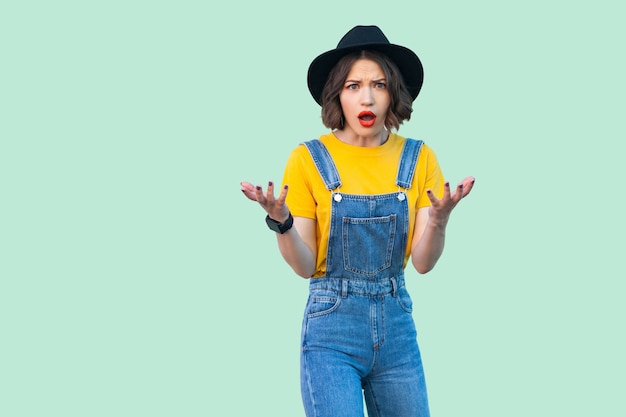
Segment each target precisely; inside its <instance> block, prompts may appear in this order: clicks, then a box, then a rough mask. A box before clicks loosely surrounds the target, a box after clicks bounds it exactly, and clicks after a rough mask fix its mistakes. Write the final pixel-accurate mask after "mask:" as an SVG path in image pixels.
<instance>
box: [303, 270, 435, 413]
mask: <svg viewBox="0 0 626 417" xmlns="http://www.w3.org/2000/svg"><path fill="white" fill-rule="evenodd" d="M310 286H311V288H310V295H309V299H308V302H307V306H306V311H305V315H304V321H303V327H302V353H301V373H300V374H301V388H302V398H303V403H304V408H305V411H306V415H307V416H308V417H362V416H363V395H365V402H366V405H367V411H368V414H369V416H370V417H428V416H429V410H428V400H427V394H426V385H425V381H424V371H423V367H422V361H421V357H420V352H419V348H418V345H417V339H416V336H417V335H416V331H415V325H414V322H413V318H412V316H411V309H412V302H411V298H410V296H409V293H408V292H407V290H406V288H405V286H404V280H403V277H402V275H400V276H399V277H398V278H392V279H389V280H381V281H367V280H364V281H358V280H341V279H335V278H321V279H312V281H311V284H310Z"/></svg>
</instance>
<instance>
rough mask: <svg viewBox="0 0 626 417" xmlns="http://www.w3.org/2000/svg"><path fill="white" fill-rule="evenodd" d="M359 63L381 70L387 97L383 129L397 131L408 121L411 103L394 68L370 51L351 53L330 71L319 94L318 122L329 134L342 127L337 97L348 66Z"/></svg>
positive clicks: (386, 59)
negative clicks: (320, 118) (388, 101)
mask: <svg viewBox="0 0 626 417" xmlns="http://www.w3.org/2000/svg"><path fill="white" fill-rule="evenodd" d="M359 59H369V60H372V61H374V62H376V63H377V64H378V65H380V68H382V70H383V72H384V74H385V78H386V79H387V90H388V91H389V97H390V104H389V110H388V111H387V117H386V118H385V127H386V128H387V129H388V130H391V129H395V130H398V129H399V128H400V125H401V124H402V123H403V122H404V121H405V120H407V121H408V120H410V119H411V113H412V112H413V99H412V98H411V94H410V93H409V90H407V88H406V86H405V84H404V80H403V79H402V74H400V71H399V70H398V67H397V66H396V64H395V63H394V62H393V61H392V60H390V59H389V58H387V57H386V56H385V55H384V54H382V53H380V52H376V51H372V50H363V51H356V52H352V53H350V54H348V55H346V56H344V57H342V58H341V59H340V60H339V62H337V64H336V65H335V66H334V67H333V69H332V71H331V72H330V74H329V75H328V80H326V84H325V85H324V89H323V90H322V122H323V123H324V126H326V127H327V128H329V129H332V130H335V129H341V128H342V127H343V123H344V119H343V110H342V109H341V102H340V101H339V94H340V93H341V91H342V90H343V88H344V83H345V82H346V78H347V77H348V74H349V72H350V69H351V68H352V65H353V64H354V63H355V62H356V61H358V60H359Z"/></svg>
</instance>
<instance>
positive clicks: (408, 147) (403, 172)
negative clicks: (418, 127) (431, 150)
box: [396, 138, 424, 188]
mask: <svg viewBox="0 0 626 417" xmlns="http://www.w3.org/2000/svg"><path fill="white" fill-rule="evenodd" d="M423 143H424V142H423V141H421V140H416V139H410V138H406V141H405V142H404V148H403V149H402V156H401V157H400V165H399V166H398V175H397V177H396V185H398V187H402V188H411V183H412V182H413V174H415V166H416V165H417V158H418V157H419V154H420V150H421V149H422V144H423Z"/></svg>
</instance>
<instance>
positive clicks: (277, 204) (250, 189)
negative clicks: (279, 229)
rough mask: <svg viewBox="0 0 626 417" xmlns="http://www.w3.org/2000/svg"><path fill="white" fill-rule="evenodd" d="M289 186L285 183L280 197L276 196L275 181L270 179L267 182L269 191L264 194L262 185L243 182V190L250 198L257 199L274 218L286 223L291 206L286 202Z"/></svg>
mask: <svg viewBox="0 0 626 417" xmlns="http://www.w3.org/2000/svg"><path fill="white" fill-rule="evenodd" d="M287 190H288V187H287V185H285V186H284V187H283V189H282V190H281V192H280V195H279V196H278V198H275V197H274V183H273V182H272V181H270V182H269V183H268V184H267V193H266V194H263V188H262V187H261V186H260V185H256V186H255V185H252V184H251V183H249V182H246V181H242V182H241V191H242V192H243V195H245V196H246V197H247V198H248V199H249V200H252V201H256V202H257V203H259V205H260V206H261V207H263V209H264V210H265V211H266V212H267V214H268V215H269V216H270V217H271V218H272V219H274V220H276V221H278V222H281V223H284V222H285V221H287V218H289V208H288V207H287V205H286V204H285V199H286V198H287Z"/></svg>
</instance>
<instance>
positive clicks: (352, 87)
mask: <svg viewBox="0 0 626 417" xmlns="http://www.w3.org/2000/svg"><path fill="white" fill-rule="evenodd" d="M346 88H347V89H348V90H356V89H357V88H359V86H358V85H357V84H348V85H347V86H346Z"/></svg>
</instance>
